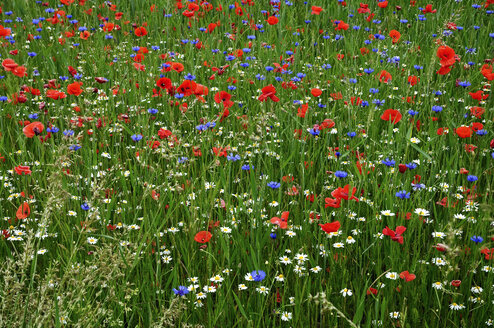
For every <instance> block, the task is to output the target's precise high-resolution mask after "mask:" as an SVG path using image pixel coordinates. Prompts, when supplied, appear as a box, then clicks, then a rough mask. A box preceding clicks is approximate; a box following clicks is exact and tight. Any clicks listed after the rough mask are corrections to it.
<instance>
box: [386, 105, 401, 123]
mask: <svg viewBox="0 0 494 328" xmlns="http://www.w3.org/2000/svg"><path fill="white" fill-rule="evenodd" d="M401 117H402V115H401V113H400V111H399V110H397V109H391V108H390V109H386V110H385V111H384V113H383V114H382V115H381V120H383V121H391V122H393V124H396V123H398V122H399V121H400V120H401Z"/></svg>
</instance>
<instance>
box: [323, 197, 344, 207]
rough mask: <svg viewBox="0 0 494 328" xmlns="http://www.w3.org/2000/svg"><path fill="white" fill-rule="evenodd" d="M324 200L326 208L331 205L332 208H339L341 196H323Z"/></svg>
mask: <svg viewBox="0 0 494 328" xmlns="http://www.w3.org/2000/svg"><path fill="white" fill-rule="evenodd" d="M324 202H325V203H326V204H325V205H324V208H328V207H333V208H339V207H340V206H341V205H340V204H341V198H335V199H333V198H329V197H327V198H324Z"/></svg>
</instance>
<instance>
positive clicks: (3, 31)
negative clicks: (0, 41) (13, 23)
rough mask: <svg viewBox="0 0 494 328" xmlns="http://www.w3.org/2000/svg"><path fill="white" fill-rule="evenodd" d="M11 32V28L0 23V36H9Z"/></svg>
mask: <svg viewBox="0 0 494 328" xmlns="http://www.w3.org/2000/svg"><path fill="white" fill-rule="evenodd" d="M11 33H12V30H11V29H10V28H5V27H3V26H2V25H0V38H5V37H6V36H9V35H10V34H11Z"/></svg>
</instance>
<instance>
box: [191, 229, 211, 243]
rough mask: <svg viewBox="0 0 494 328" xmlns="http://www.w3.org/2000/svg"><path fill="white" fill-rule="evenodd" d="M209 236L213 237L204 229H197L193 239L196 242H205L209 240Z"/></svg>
mask: <svg viewBox="0 0 494 328" xmlns="http://www.w3.org/2000/svg"><path fill="white" fill-rule="evenodd" d="M211 237H213V235H212V234H211V232H209V231H205V230H204V231H199V232H198V233H197V234H196V235H195V237H194V240H195V241H197V242H198V243H201V244H205V243H207V242H208V241H209V240H211Z"/></svg>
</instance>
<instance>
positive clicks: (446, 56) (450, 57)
mask: <svg viewBox="0 0 494 328" xmlns="http://www.w3.org/2000/svg"><path fill="white" fill-rule="evenodd" d="M436 55H437V57H439V58H440V59H441V61H440V63H441V66H443V67H444V66H446V67H447V66H452V65H453V64H454V63H455V61H456V57H455V55H456V54H455V51H454V50H453V49H452V48H450V47H448V46H440V47H439V48H438V49H437V53H436Z"/></svg>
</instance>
